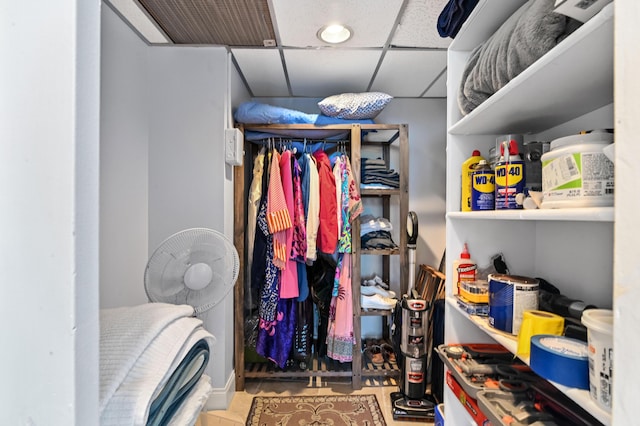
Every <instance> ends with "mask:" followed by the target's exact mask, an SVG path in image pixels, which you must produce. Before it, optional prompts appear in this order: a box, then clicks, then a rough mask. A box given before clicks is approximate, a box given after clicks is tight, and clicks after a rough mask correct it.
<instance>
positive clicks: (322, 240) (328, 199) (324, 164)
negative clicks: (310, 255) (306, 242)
mask: <svg viewBox="0 0 640 426" xmlns="http://www.w3.org/2000/svg"><path fill="white" fill-rule="evenodd" d="M313 156H314V157H315V159H316V163H317V166H318V178H319V194H320V209H319V213H318V214H319V218H320V224H319V227H318V237H317V241H316V243H317V249H318V250H319V251H321V252H322V253H327V254H332V253H333V252H335V251H336V247H337V245H338V224H337V216H336V215H337V205H336V182H335V179H334V177H333V172H332V170H331V163H330V161H329V157H328V156H327V154H326V153H325V152H324V151H323V150H317V151H315V152H314V153H313Z"/></svg>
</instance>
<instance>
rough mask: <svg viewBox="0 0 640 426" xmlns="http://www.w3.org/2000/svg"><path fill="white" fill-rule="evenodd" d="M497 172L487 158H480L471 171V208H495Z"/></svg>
mask: <svg viewBox="0 0 640 426" xmlns="http://www.w3.org/2000/svg"><path fill="white" fill-rule="evenodd" d="M495 189H496V185H495V173H494V171H493V170H492V169H491V166H490V165H489V163H487V161H486V160H480V162H479V163H478V165H477V166H476V167H475V168H474V169H473V173H471V210H473V211H477V210H493V209H494V208H495V200H496V198H495Z"/></svg>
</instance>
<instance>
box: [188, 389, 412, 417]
mask: <svg viewBox="0 0 640 426" xmlns="http://www.w3.org/2000/svg"><path fill="white" fill-rule="evenodd" d="M397 391H398V386H397V385H396V386H363V387H362V389H359V390H353V389H352V388H351V383H350V382H349V381H346V380H341V379H340V378H325V379H324V380H322V381H320V380H319V378H306V379H304V380H303V379H296V380H290V379H283V378H278V379H272V380H247V382H246V383H245V390H244V391H242V392H236V393H235V395H234V397H233V400H232V401H231V405H230V406H229V409H228V410H226V411H210V412H208V413H207V415H206V416H201V422H200V423H201V426H211V425H229V426H236V425H244V424H245V423H244V422H245V421H246V418H247V415H248V414H249V409H250V408H251V402H252V400H253V397H254V396H258V395H259V396H288V395H348V394H356V395H357V394H374V395H375V396H376V398H377V399H378V404H379V405H380V409H381V410H382V413H383V415H384V418H385V421H386V422H387V425H389V426H393V425H416V424H421V422H416V421H395V420H393V415H392V413H391V400H390V397H389V395H390V394H391V392H397Z"/></svg>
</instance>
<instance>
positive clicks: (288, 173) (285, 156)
mask: <svg viewBox="0 0 640 426" xmlns="http://www.w3.org/2000/svg"><path fill="white" fill-rule="evenodd" d="M291 156H292V155H291V151H289V150H286V151H284V152H283V153H282V156H281V157H280V176H281V179H282V180H281V184H282V192H283V194H284V201H285V206H286V209H287V216H288V217H289V218H291V220H292V226H289V227H288V228H286V229H285V230H284V235H285V253H286V258H285V263H284V267H282V268H280V269H282V271H281V274H280V298H281V299H290V298H292V297H295V298H297V297H298V295H299V290H298V267H297V265H296V261H295V259H294V258H292V255H291V254H292V249H293V235H294V227H293V221H295V202H294V194H293V171H292V168H291ZM274 238H275V237H274Z"/></svg>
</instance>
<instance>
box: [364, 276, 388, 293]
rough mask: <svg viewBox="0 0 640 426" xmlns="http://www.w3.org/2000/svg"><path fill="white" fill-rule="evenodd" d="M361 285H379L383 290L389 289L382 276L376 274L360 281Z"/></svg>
mask: <svg viewBox="0 0 640 426" xmlns="http://www.w3.org/2000/svg"><path fill="white" fill-rule="evenodd" d="M362 285H363V286H365V287H372V286H376V285H377V286H378V287H381V288H383V289H385V290H389V284H387V283H385V282H384V281H383V280H382V278H380V277H379V276H377V275H374V276H373V278H371V279H369V280H363V281H362Z"/></svg>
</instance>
